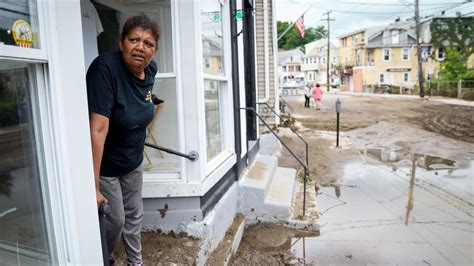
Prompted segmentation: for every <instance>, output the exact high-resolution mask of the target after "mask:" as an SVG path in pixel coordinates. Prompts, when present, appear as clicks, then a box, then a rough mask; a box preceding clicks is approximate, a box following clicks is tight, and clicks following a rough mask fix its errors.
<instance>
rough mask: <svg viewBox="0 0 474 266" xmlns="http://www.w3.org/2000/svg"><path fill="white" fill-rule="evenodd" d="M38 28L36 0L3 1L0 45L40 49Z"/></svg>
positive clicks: (0, 13)
mask: <svg viewBox="0 0 474 266" xmlns="http://www.w3.org/2000/svg"><path fill="white" fill-rule="evenodd" d="M38 28H39V27H38V13H37V5H36V1H35V0H2V3H1V8H0V45H2V44H4V45H15V46H20V47H25V48H39V47H40V45H39V36H38Z"/></svg>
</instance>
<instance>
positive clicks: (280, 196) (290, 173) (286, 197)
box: [265, 167, 296, 219]
mask: <svg viewBox="0 0 474 266" xmlns="http://www.w3.org/2000/svg"><path fill="white" fill-rule="evenodd" d="M295 180H296V170H295V169H293V168H286V167H278V168H277V170H276V171H275V175H274V177H273V179H272V183H271V185H270V188H269V190H268V193H267V195H266V197H265V206H266V207H267V210H268V212H269V213H271V214H272V215H273V216H274V218H276V219H288V218H289V217H290V214H291V208H292V206H293V191H294V188H295Z"/></svg>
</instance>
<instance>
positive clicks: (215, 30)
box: [201, 0, 224, 75]
mask: <svg viewBox="0 0 474 266" xmlns="http://www.w3.org/2000/svg"><path fill="white" fill-rule="evenodd" d="M201 8H202V9H201V26H202V50H203V57H204V60H203V62H210V64H209V65H210V67H209V68H207V67H206V65H204V66H203V69H204V73H206V74H211V75H224V51H223V47H224V42H223V36H222V12H221V5H220V3H219V1H217V0H206V1H201Z"/></svg>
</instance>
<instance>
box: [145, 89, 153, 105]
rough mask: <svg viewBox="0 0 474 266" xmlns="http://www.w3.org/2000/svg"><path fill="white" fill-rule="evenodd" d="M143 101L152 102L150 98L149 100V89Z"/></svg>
mask: <svg viewBox="0 0 474 266" xmlns="http://www.w3.org/2000/svg"><path fill="white" fill-rule="evenodd" d="M145 101H146V102H152V100H151V91H148V93H147V94H146V96H145Z"/></svg>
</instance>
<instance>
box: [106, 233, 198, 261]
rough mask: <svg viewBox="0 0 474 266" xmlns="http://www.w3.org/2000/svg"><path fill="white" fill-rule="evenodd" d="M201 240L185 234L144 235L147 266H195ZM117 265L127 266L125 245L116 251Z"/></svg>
mask: <svg viewBox="0 0 474 266" xmlns="http://www.w3.org/2000/svg"><path fill="white" fill-rule="evenodd" d="M200 242H201V241H200V240H199V239H195V238H193V237H189V236H186V235H185V234H174V233H170V234H162V233H159V232H143V233H142V248H143V250H142V254H143V261H144V264H145V265H175V264H179V265H183V264H184V265H195V264H196V258H197V254H198V252H199V248H200ZM115 258H116V265H127V263H126V262H127V260H126V255H125V251H124V248H123V245H122V244H121V243H120V244H119V246H118V248H117V249H116V254H115Z"/></svg>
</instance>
